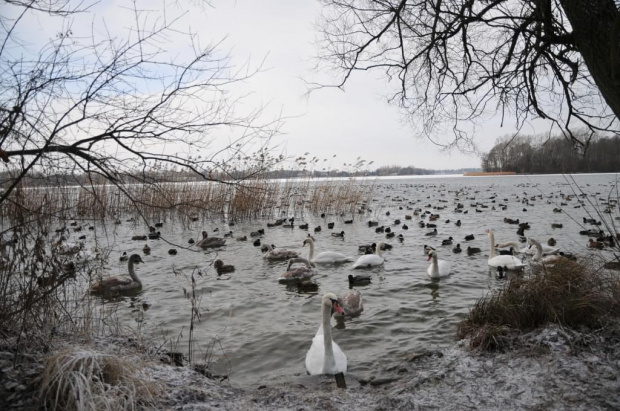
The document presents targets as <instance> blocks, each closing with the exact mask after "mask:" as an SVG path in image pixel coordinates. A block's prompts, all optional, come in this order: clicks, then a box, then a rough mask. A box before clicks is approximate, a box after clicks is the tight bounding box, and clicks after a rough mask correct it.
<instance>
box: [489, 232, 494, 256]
mask: <svg viewBox="0 0 620 411" xmlns="http://www.w3.org/2000/svg"><path fill="white" fill-rule="evenodd" d="M489 241H490V242H491V252H490V253H489V260H490V259H491V258H494V257H495V236H494V235H493V231H489Z"/></svg>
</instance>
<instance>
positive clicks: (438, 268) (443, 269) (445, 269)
mask: <svg viewBox="0 0 620 411" xmlns="http://www.w3.org/2000/svg"><path fill="white" fill-rule="evenodd" d="M428 261H430V262H431V265H429V266H428V269H427V270H426V273H427V274H428V276H429V277H430V278H432V279H437V278H442V277H447V276H449V275H450V263H449V262H447V261H444V260H438V259H437V251H435V250H433V251H431V252H430V253H428Z"/></svg>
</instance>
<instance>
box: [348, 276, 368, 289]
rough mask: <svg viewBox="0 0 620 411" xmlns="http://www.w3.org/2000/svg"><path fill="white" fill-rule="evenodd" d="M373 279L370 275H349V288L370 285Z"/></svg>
mask: <svg viewBox="0 0 620 411" xmlns="http://www.w3.org/2000/svg"><path fill="white" fill-rule="evenodd" d="M370 281H371V277H370V276H369V275H352V274H349V286H353V285H368V284H370Z"/></svg>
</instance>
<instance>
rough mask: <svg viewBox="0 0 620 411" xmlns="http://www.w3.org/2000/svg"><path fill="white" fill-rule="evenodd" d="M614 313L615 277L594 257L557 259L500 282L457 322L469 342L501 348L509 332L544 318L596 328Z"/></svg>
mask: <svg viewBox="0 0 620 411" xmlns="http://www.w3.org/2000/svg"><path fill="white" fill-rule="evenodd" d="M619 317H620V277H619V276H618V274H617V273H613V272H610V271H608V270H605V269H601V265H600V264H598V262H597V261H594V260H581V261H571V260H568V259H567V260H566V261H561V262H560V263H559V264H556V265H555V266H553V267H544V266H540V267H536V268H535V269H534V270H533V272H532V273H531V275H530V276H522V275H518V274H517V275H513V276H511V277H510V278H509V280H508V282H507V284H506V286H505V287H504V288H503V289H501V290H497V291H493V292H491V293H490V294H488V295H487V296H485V297H483V298H481V299H479V300H478V301H477V302H476V304H475V305H474V306H473V308H472V309H471V310H470V312H469V315H468V316H467V318H465V319H464V320H463V321H462V322H461V323H460V324H459V326H458V329H457V338H458V339H463V338H467V337H469V338H470V345H471V347H472V348H482V349H486V350H502V349H505V348H506V347H507V346H508V341H509V339H508V338H507V337H508V336H509V334H511V333H512V332H515V331H529V330H532V329H535V328H537V327H541V326H544V325H545V324H548V323H556V324H559V325H561V326H566V327H571V328H580V327H587V328H599V327H604V326H605V325H606V324H607V323H608V321H610V320H612V319H617V318H619Z"/></svg>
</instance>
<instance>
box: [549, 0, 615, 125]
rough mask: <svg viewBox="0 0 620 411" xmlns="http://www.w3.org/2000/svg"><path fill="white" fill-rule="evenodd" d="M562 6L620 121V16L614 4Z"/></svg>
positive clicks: (578, 0) (573, 0)
mask: <svg viewBox="0 0 620 411" xmlns="http://www.w3.org/2000/svg"><path fill="white" fill-rule="evenodd" d="M560 3H561V4H562V8H563V9H564V12H565V13H566V16H567V17H568V20H569V21H570V24H571V26H572V27H573V35H574V39H575V45H576V46H577V48H578V50H579V52H580V53H581V55H582V56H583V59H584V61H585V63H586V66H588V70H589V71H590V74H591V75H592V78H593V79H594V81H595V82H596V85H597V86H598V88H599V90H600V92H601V94H602V95H603V98H605V101H606V102H607V104H608V105H609V107H610V108H611V109H612V110H613V112H614V114H615V115H616V117H618V118H620V58H619V57H618V56H620V30H619V29H618V27H619V26H620V12H619V11H618V8H617V7H616V5H615V4H614V0H560Z"/></svg>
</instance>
